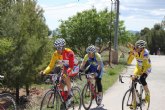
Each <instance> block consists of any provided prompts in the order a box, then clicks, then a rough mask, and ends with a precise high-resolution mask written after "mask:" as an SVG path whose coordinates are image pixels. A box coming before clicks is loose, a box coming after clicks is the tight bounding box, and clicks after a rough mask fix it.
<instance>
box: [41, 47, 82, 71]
mask: <svg viewBox="0 0 165 110" xmlns="http://www.w3.org/2000/svg"><path fill="white" fill-rule="evenodd" d="M57 62H61V63H62V64H63V66H64V70H66V69H68V68H71V69H72V73H75V72H77V73H78V71H79V67H78V66H77V64H75V56H74V52H73V51H72V50H71V49H69V48H65V49H64V50H63V52H62V54H58V52H57V51H55V52H54V53H53V55H52V58H51V61H50V63H49V65H48V66H47V68H46V69H45V70H44V73H45V74H48V73H50V72H51V71H52V70H53V69H54V66H55V64H57Z"/></svg>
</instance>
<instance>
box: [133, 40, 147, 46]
mask: <svg viewBox="0 0 165 110" xmlns="http://www.w3.org/2000/svg"><path fill="white" fill-rule="evenodd" d="M146 44H147V42H146V41H144V40H138V41H137V42H136V43H135V47H138V48H144V47H146Z"/></svg>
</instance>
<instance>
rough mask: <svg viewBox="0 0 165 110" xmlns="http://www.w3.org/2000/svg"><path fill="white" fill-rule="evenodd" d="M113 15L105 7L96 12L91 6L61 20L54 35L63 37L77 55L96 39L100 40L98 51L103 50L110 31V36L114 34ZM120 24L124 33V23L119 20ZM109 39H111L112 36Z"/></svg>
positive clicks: (83, 51)
mask: <svg viewBox="0 0 165 110" xmlns="http://www.w3.org/2000/svg"><path fill="white" fill-rule="evenodd" d="M111 15H112V20H111ZM114 17H115V15H114V13H113V12H112V13H110V12H109V11H108V10H107V9H104V10H102V11H99V12H97V10H96V9H95V8H94V7H93V8H92V9H90V10H85V11H83V12H81V13H80V12H79V13H77V14H76V15H74V16H72V17H70V18H69V19H68V20H66V21H62V20H61V25H60V26H59V28H58V29H57V30H56V32H54V33H56V35H55V36H56V37H57V36H58V37H63V38H65V39H66V41H67V45H68V46H69V47H71V48H72V49H73V50H74V51H75V52H76V53H77V54H78V55H79V56H83V55H84V54H85V49H86V47H87V46H89V45H91V44H95V43H97V41H98V39H99V40H100V41H101V43H100V44H99V48H100V50H99V51H100V52H103V51H104V50H106V49H108V46H109V45H108V42H109V41H110V33H111V36H113V34H114V33H113V30H114V26H113V25H112V24H113V23H112V21H114ZM120 24H121V25H120V26H121V34H123V33H125V31H124V26H123V24H124V23H122V22H121V23H120ZM124 37H125V36H124ZM111 40H112V41H113V37H112V39H111ZM112 41H111V42H112Z"/></svg>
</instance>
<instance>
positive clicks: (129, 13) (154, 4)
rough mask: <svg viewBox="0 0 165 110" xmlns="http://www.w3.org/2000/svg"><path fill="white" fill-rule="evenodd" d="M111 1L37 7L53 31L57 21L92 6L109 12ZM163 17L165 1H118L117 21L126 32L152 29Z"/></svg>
mask: <svg viewBox="0 0 165 110" xmlns="http://www.w3.org/2000/svg"><path fill="white" fill-rule="evenodd" d="M111 1H113V2H114V1H115V0H38V5H39V6H40V7H42V8H43V10H44V16H45V18H46V24H47V25H48V26H49V28H50V29H51V30H54V29H56V28H57V27H58V26H59V24H60V22H59V20H67V19H68V17H71V16H73V15H76V13H77V12H82V11H84V10H87V9H91V8H92V6H94V7H95V8H96V9H97V10H98V11H100V10H103V9H105V8H108V9H109V10H110V9H111ZM112 8H114V6H113V7H112ZM164 16H165V0H120V15H119V20H123V21H124V22H125V23H124V24H125V27H126V29H127V30H134V31H140V30H141V29H143V28H144V27H148V28H152V27H153V26H154V24H155V23H160V22H161V21H162V19H163V17H164Z"/></svg>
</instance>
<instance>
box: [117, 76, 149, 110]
mask: <svg viewBox="0 0 165 110" xmlns="http://www.w3.org/2000/svg"><path fill="white" fill-rule="evenodd" d="M122 77H127V78H132V77H134V75H119V81H120V82H121V83H124V82H123V80H122ZM137 83H138V84H139V86H140V88H139V90H138V89H137V87H136V86H137ZM132 103H134V105H135V108H134V109H135V110H137V109H140V110H149V106H150V102H146V101H145V93H144V88H143V86H142V84H141V82H140V80H139V78H136V79H135V80H132V79H131V85H130V87H129V89H128V90H127V91H126V92H125V94H124V96H123V100H122V110H130V109H132V108H131V106H132Z"/></svg>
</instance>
